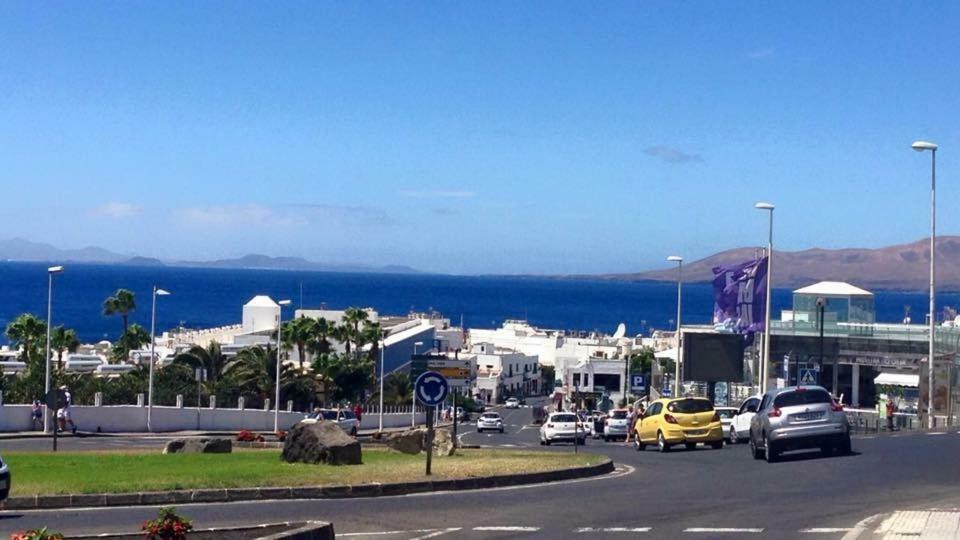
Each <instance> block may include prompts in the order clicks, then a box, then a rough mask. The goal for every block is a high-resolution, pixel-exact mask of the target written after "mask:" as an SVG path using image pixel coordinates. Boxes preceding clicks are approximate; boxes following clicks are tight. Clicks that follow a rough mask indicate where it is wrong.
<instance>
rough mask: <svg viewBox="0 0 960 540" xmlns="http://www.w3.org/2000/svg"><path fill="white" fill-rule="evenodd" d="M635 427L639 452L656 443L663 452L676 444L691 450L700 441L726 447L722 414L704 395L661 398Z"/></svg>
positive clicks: (635, 439) (715, 446) (650, 406)
mask: <svg viewBox="0 0 960 540" xmlns="http://www.w3.org/2000/svg"><path fill="white" fill-rule="evenodd" d="M633 429H634V435H635V437H634V441H635V442H634V446H635V448H636V449H637V451H638V452H639V451H641V450H643V449H644V448H646V447H647V445H654V444H655V445H657V449H658V450H660V451H661V452H669V451H670V447H671V446H673V445H675V444H683V445H686V447H687V449H689V450H692V449H694V448H696V446H697V443H705V444H709V445H710V446H712V447H713V448H717V449H719V448H723V424H721V423H720V415H719V414H717V412H716V411H715V410H713V403H711V402H710V400H708V399H704V398H666V399H658V400H656V401H654V402H653V403H651V404H650V405H649V406H648V407H647V410H646V412H645V413H644V414H643V417H641V418H640V420H638V421H637V423H636V425H635V426H634V428H633Z"/></svg>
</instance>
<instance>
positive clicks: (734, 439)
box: [730, 426, 740, 444]
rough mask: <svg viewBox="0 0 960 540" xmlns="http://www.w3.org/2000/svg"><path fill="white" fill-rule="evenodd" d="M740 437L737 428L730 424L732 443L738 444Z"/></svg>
mask: <svg viewBox="0 0 960 540" xmlns="http://www.w3.org/2000/svg"><path fill="white" fill-rule="evenodd" d="M738 442H740V439H738V438H737V428H735V427H733V426H730V444H737V443H738Z"/></svg>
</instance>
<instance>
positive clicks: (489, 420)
mask: <svg viewBox="0 0 960 540" xmlns="http://www.w3.org/2000/svg"><path fill="white" fill-rule="evenodd" d="M484 430H494V431H499V432H500V433H503V418H501V417H500V413H495V412H485V413H483V414H481V415H480V418H478V419H477V433H483V432H484Z"/></svg>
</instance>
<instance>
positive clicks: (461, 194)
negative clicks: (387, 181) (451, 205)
mask: <svg viewBox="0 0 960 540" xmlns="http://www.w3.org/2000/svg"><path fill="white" fill-rule="evenodd" d="M400 194H401V195H403V196H404V197H415V198H418V199H469V198H470V197H474V196H476V193H474V192H472V191H457V190H452V191H451V190H423V191H419V190H404V191H401V192H400Z"/></svg>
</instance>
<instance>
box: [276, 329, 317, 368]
mask: <svg viewBox="0 0 960 540" xmlns="http://www.w3.org/2000/svg"><path fill="white" fill-rule="evenodd" d="M316 326H317V320H316V319H311V318H309V317H300V318H297V319H294V320H292V321H290V322H288V323H286V324H284V325H283V342H284V348H286V349H289V348H290V347H291V346H295V347H296V348H297V355H298V357H299V359H300V371H303V363H304V361H305V360H306V354H307V343H308V342H309V341H310V340H312V339H314V338H315V336H316V335H317V330H316Z"/></svg>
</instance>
